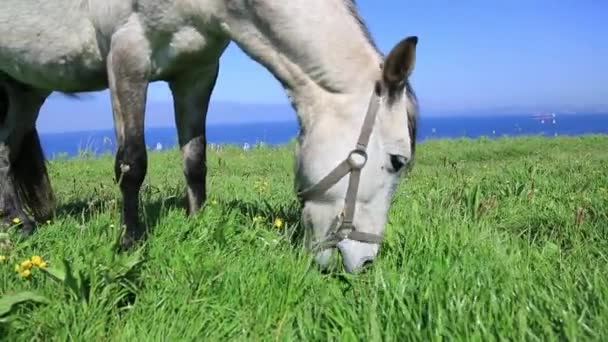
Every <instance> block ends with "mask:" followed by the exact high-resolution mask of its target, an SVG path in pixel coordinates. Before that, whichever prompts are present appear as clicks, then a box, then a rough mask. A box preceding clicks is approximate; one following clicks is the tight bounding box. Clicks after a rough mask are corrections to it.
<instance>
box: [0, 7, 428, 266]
mask: <svg viewBox="0 0 608 342" xmlns="http://www.w3.org/2000/svg"><path fill="white" fill-rule="evenodd" d="M2 6H3V9H2V11H1V12H0V210H1V215H2V218H3V220H4V221H8V220H11V218H15V217H17V218H19V219H20V221H21V232H22V233H23V234H25V235H29V234H32V233H33V232H34V231H35V230H36V229H37V228H36V227H37V223H38V222H40V221H41V220H45V219H47V218H48V217H50V216H52V215H53V213H54V207H55V205H56V204H55V203H56V202H55V197H54V195H53V190H52V186H51V182H50V180H49V176H48V174H47V169H46V166H45V160H44V155H43V151H42V148H41V145H40V140H39V136H38V131H37V128H36V120H37V118H38V115H39V111H40V108H41V106H42V105H43V104H44V102H45V100H46V99H47V97H48V96H49V95H50V94H51V93H52V92H58V93H63V94H68V95H69V94H78V93H83V92H90V91H100V90H104V89H109V93H110V100H111V104H112V113H113V124H114V131H115V137H116V142H117V149H116V153H115V157H114V176H115V180H116V182H117V185H118V187H119V188H120V191H121V199H122V202H121V206H122V208H121V209H122V210H121V230H122V236H121V241H120V246H122V248H126V249H128V248H130V247H132V246H133V245H135V244H136V243H139V242H141V241H143V240H144V239H145V237H146V236H147V235H148V234H147V230H146V228H145V227H143V225H142V223H141V222H140V218H139V207H138V199H139V192H140V188H141V185H142V182H143V181H144V178H145V176H146V173H147V166H148V161H147V152H146V144H145V139H144V115H145V110H144V108H145V103H146V96H147V88H148V84H149V83H151V82H156V81H163V82H167V83H168V86H169V89H170V92H171V95H172V99H173V104H174V112H175V123H176V128H177V135H178V143H179V148H180V151H181V155H182V162H183V165H182V169H183V174H184V177H185V182H186V187H187V189H186V192H187V194H186V200H187V204H186V206H187V208H186V212H187V215H190V216H191V215H194V214H195V213H197V212H199V211H200V210H201V208H202V207H203V205H204V203H205V201H206V197H207V186H206V176H207V165H206V145H207V140H206V136H205V129H206V126H205V119H206V115H207V110H208V106H209V101H210V98H211V96H212V92H213V89H214V86H215V83H216V80H217V78H218V75H219V70H220V57H221V56H222V54H223V52H224V51H225V49H226V48H227V46H228V44H230V43H231V42H233V43H234V44H236V45H237V46H238V48H239V49H241V50H242V51H243V52H244V53H245V54H246V55H247V56H248V57H249V58H251V59H252V60H254V61H255V62H257V63H259V64H260V65H261V66H263V68H265V69H266V70H267V71H268V72H270V73H271V74H272V75H273V76H274V78H275V79H276V80H277V81H278V82H279V84H280V85H281V87H282V88H283V89H284V91H285V94H286V96H287V97H288V100H289V102H290V103H291V106H292V107H293V108H294V110H295V112H296V116H297V121H298V125H299V131H298V134H297V138H296V148H295V150H296V151H295V158H294V189H293V190H294V192H295V194H296V196H297V199H298V201H299V203H300V204H301V227H302V228H303V229H304V231H305V232H306V234H305V236H307V237H306V238H305V246H306V248H307V249H308V250H309V251H310V252H311V253H312V254H311V255H312V256H313V259H314V260H315V262H316V263H317V264H318V265H319V266H320V267H322V268H323V267H327V265H328V263H329V260H330V257H331V255H332V254H333V253H335V252H336V251H338V252H339V253H340V254H341V256H342V263H343V265H344V267H345V269H346V271H347V272H352V273H354V272H357V271H359V270H360V269H361V268H362V267H363V266H364V265H365V264H367V263H371V262H372V261H373V260H374V259H375V257H376V256H377V253H378V250H379V248H380V245H381V243H382V241H383V239H384V230H385V226H386V223H387V220H388V211H389V208H390V205H391V199H392V197H393V196H394V194H395V189H396V187H397V186H398V184H399V183H400V180H401V179H403V178H404V177H402V175H404V174H408V173H409V172H407V170H410V169H411V168H412V166H413V159H414V154H415V147H416V119H417V116H418V100H417V97H416V95H415V93H414V91H413V89H412V86H411V84H410V81H409V79H410V76H411V74H412V72H413V69H414V64H415V57H416V47H417V44H418V37H417V36H404V37H403V38H402V39H401V40H400V41H398V42H397V43H396V44H395V45H394V46H393V47H392V49H391V50H390V51H389V53H388V54H387V55H386V56H385V55H384V54H383V53H382V52H381V51H380V50H379V49H378V47H377V46H376V44H375V43H374V41H373V38H372V37H371V34H370V32H369V30H368V28H367V27H366V24H365V23H364V21H363V19H362V18H361V16H360V14H359V11H358V8H357V5H356V4H355V2H354V0H292V1H274V0H104V1H94V0H54V1H34V0H4V1H3V3H2Z"/></svg>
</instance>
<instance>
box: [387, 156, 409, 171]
mask: <svg viewBox="0 0 608 342" xmlns="http://www.w3.org/2000/svg"><path fill="white" fill-rule="evenodd" d="M390 157H391V165H392V166H393V170H395V171H399V170H401V168H402V167H404V166H405V164H407V158H406V157H405V156H402V155H400V154H391V155H390Z"/></svg>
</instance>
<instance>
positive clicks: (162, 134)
mask: <svg viewBox="0 0 608 342" xmlns="http://www.w3.org/2000/svg"><path fill="white" fill-rule="evenodd" d="M297 132H298V125H297V123H296V122H295V121H290V122H276V123H252V124H226V125H220V124H216V125H208V126H207V140H208V143H210V144H233V145H238V146H246V145H249V146H253V145H255V144H258V143H264V144H268V145H277V144H284V143H287V142H289V141H290V140H292V139H293V138H294V137H295V136H296V135H297ZM582 134H608V113H594V114H581V113H577V114H554V113H549V114H544V115H541V116H539V115H530V114H525V115H524V114H522V115H504V116H493V115H487V116H460V117H453V116H448V117H424V116H421V118H420V119H419V123H418V139H417V140H418V141H425V140H427V139H437V138H455V137H469V138H476V137H480V136H486V137H490V138H492V137H502V136H505V135H507V136H520V135H546V136H561V135H582ZM41 141H42V146H43V149H44V152H45V155H46V156H47V157H48V158H51V159H52V158H54V157H56V156H58V155H63V156H74V155H77V154H78V153H79V152H80V151H83V150H86V151H89V152H93V153H107V152H110V153H112V152H114V151H115V140H114V131H113V130H100V131H87V132H69V133H52V134H51V133H48V134H44V133H42V134H41ZM176 143H177V133H176V130H175V128H174V127H168V128H148V129H146V144H147V145H148V147H149V148H151V149H157V150H158V149H160V150H163V149H168V148H171V147H174V146H175V145H176Z"/></svg>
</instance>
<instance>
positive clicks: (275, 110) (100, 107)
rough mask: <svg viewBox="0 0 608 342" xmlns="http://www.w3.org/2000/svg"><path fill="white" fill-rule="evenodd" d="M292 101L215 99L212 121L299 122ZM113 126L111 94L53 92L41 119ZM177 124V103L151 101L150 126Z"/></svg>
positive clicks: (50, 127) (79, 127)
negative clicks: (76, 95)
mask: <svg viewBox="0 0 608 342" xmlns="http://www.w3.org/2000/svg"><path fill="white" fill-rule="evenodd" d="M295 120H296V116H295V112H294V110H293V108H292V107H291V106H290V105H289V104H245V103H236V102H224V101H212V102H211V104H210V105H209V113H208V118H207V123H208V124H228V123H249V122H285V121H295ZM112 127H113V122H112V106H111V104H110V98H109V96H108V95H107V93H101V94H96V95H95V96H93V95H90V94H83V95H82V98H81V99H72V98H67V97H64V96H61V95H53V96H51V98H49V100H47V102H46V103H45V105H44V106H43V107H42V110H41V113H40V117H39V119H38V129H39V130H40V131H41V132H47V133H51V132H67V131H72V132H73V131H83V130H84V131H87V130H98V129H110V128H112ZM151 127H175V123H174V117H173V103H172V102H170V101H151V100H148V103H147V107H146V128H151Z"/></svg>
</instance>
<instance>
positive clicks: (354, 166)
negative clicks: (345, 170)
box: [346, 148, 367, 170]
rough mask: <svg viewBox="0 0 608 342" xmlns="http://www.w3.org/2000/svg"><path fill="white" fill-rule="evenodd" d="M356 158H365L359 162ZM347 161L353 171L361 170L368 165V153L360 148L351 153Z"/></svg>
mask: <svg viewBox="0 0 608 342" xmlns="http://www.w3.org/2000/svg"><path fill="white" fill-rule="evenodd" d="M356 156H359V157H361V158H363V161H359V160H357V158H356ZM346 160H347V161H348V165H350V167H351V168H352V169H355V170H361V169H362V168H363V167H364V166H365V164H366V163H367V152H365V150H363V149H359V148H357V149H354V150H352V151H350V153H349V154H348V158H347V159H346Z"/></svg>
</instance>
